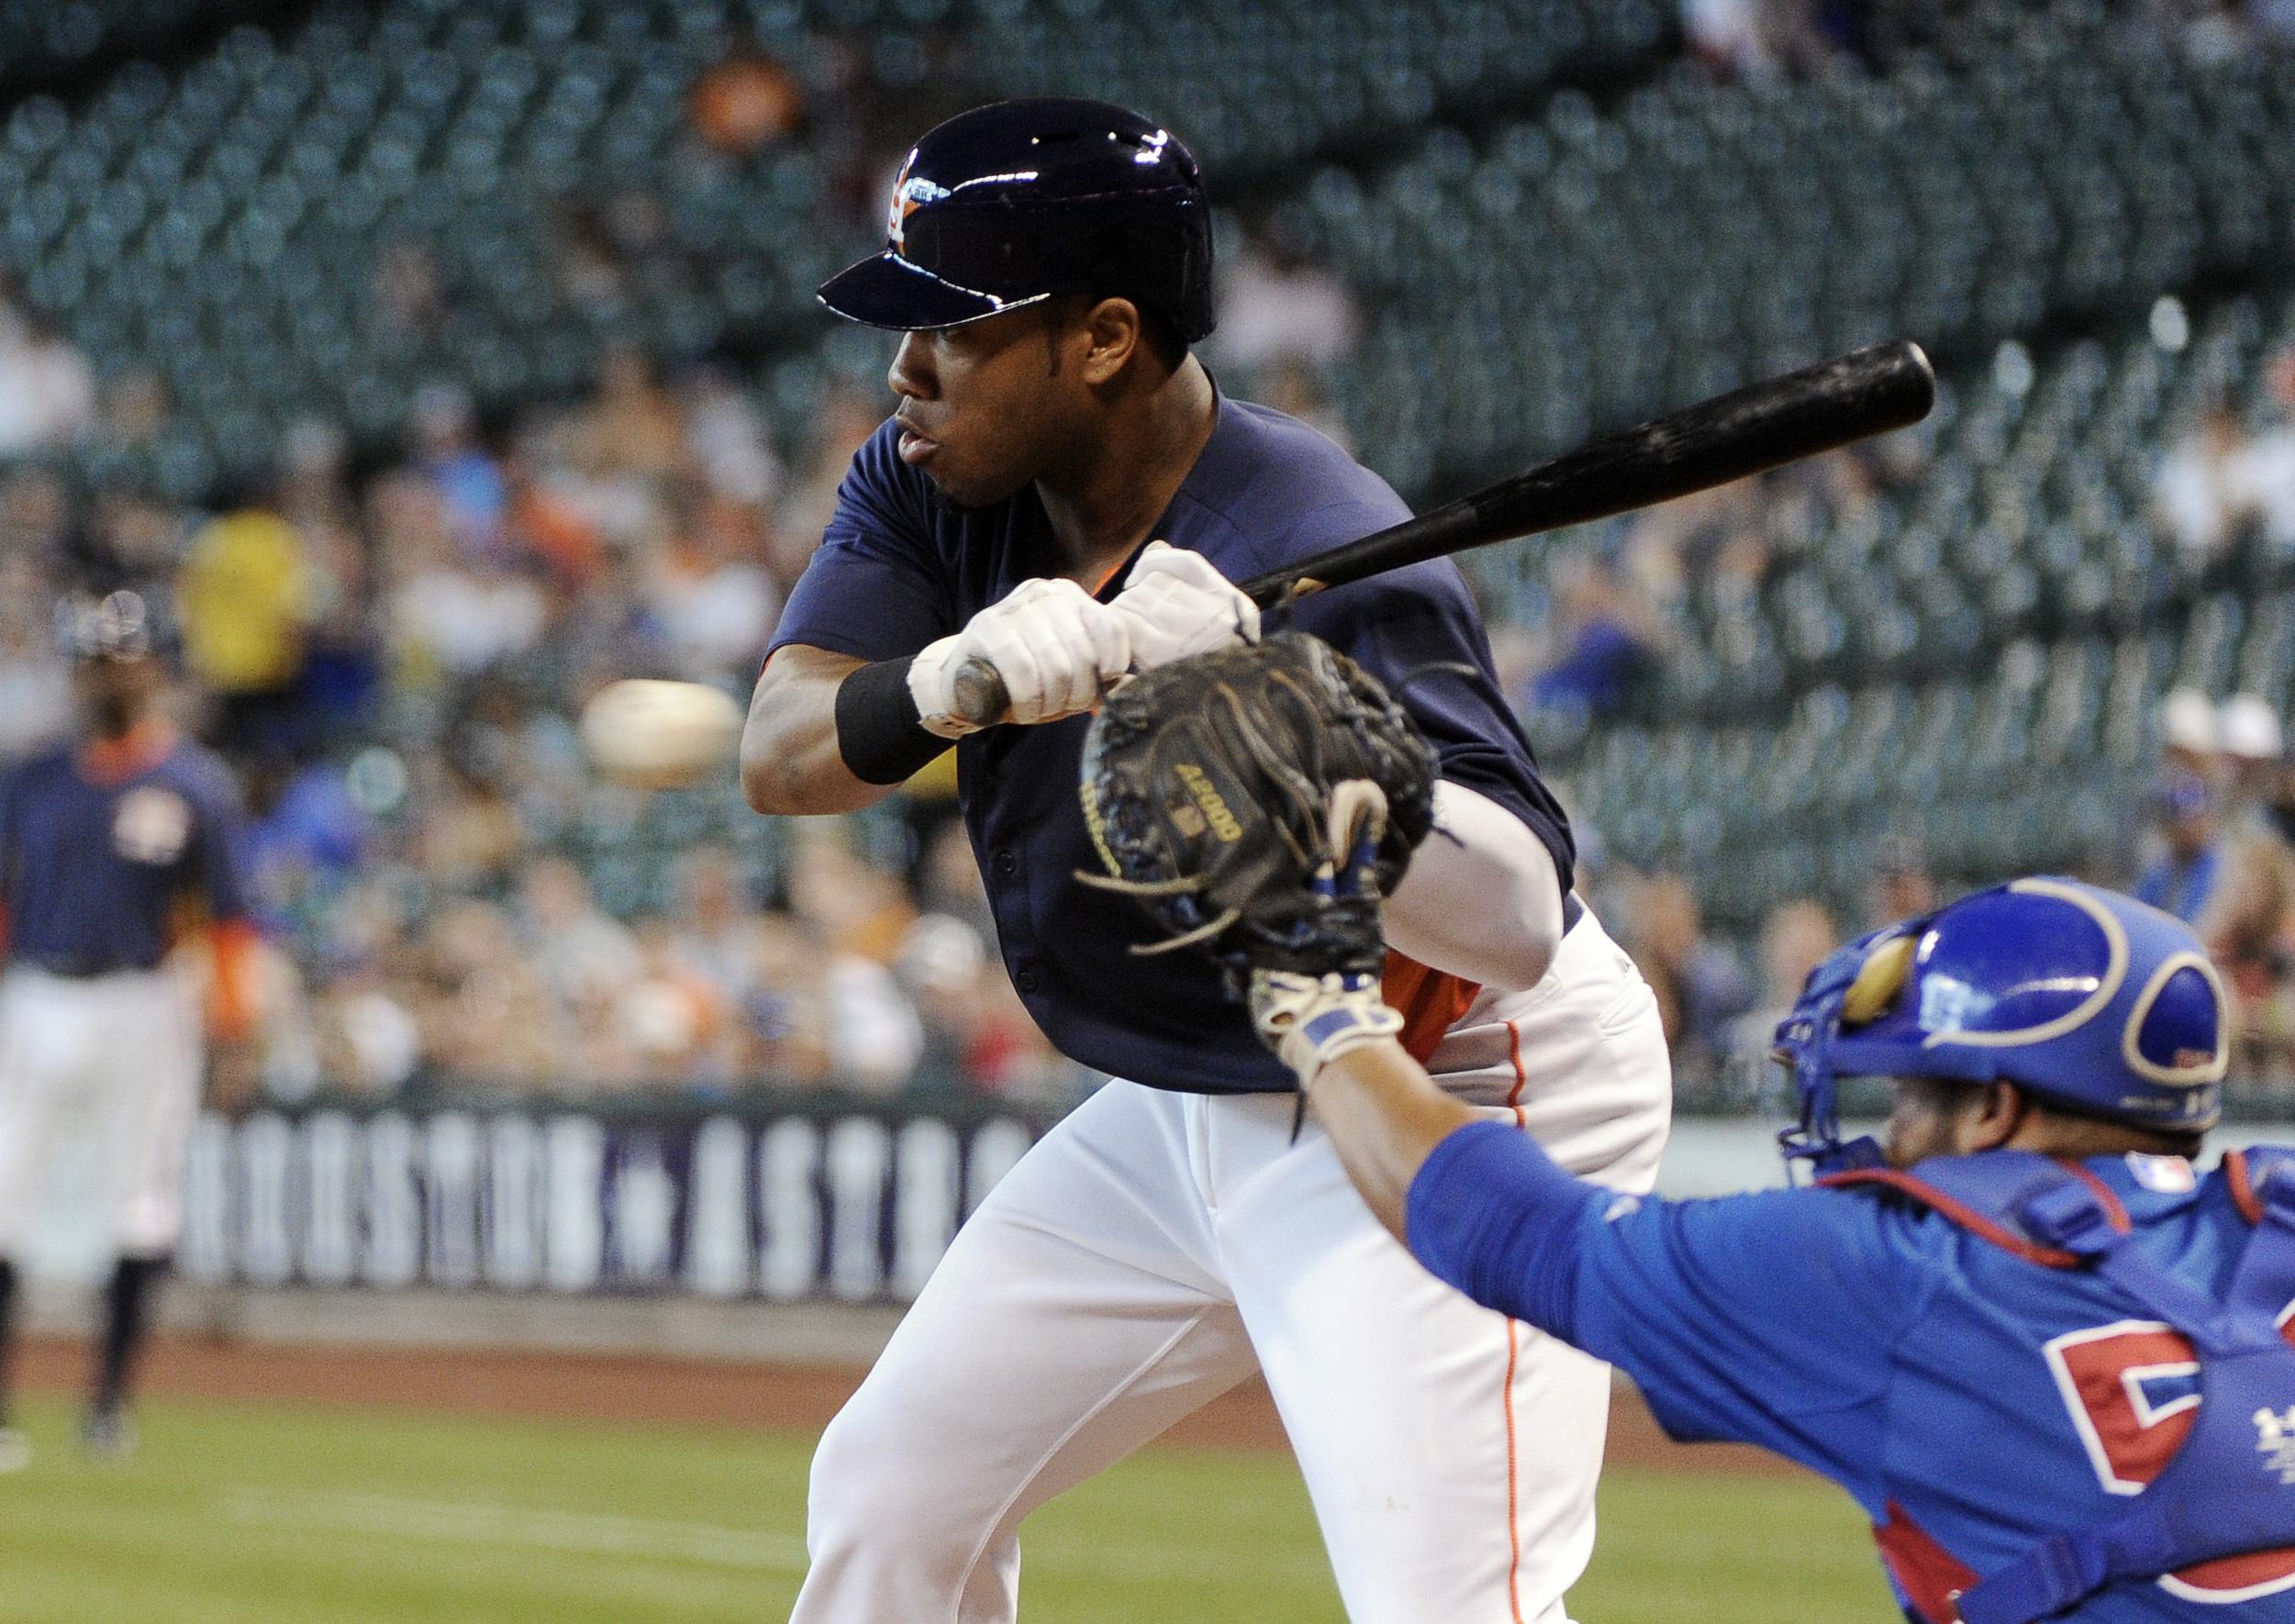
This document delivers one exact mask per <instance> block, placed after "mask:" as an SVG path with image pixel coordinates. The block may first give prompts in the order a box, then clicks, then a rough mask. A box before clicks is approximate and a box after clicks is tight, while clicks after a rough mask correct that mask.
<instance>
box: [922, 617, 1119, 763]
mask: <svg viewBox="0 0 2295 1624" xmlns="http://www.w3.org/2000/svg"><path fill="white" fill-rule="evenodd" d="M1131 624H1132V623H1131V620H1130V619H1129V618H1127V617H1123V616H1120V615H1118V614H1117V613H1116V611H1115V608H1114V606H1112V605H1109V604H1103V603H1100V602H1098V601H1097V600H1096V599H1094V598H1093V596H1092V595H1091V594H1090V593H1088V592H1086V591H1085V590H1084V589H1083V588H1082V587H1081V586H1078V585H1077V584H1075V582H1073V581H1067V580H1061V579H1056V578H1055V579H1051V580H1037V581H1023V582H1021V583H1020V584H1019V585H1018V586H1016V587H1014V588H1013V589H1012V591H1011V593H1010V594H1009V595H1007V596H1006V597H1004V598H1002V599H1000V600H999V601H997V602H996V603H993V604H990V605H989V606H987V607H986V608H985V609H983V610H981V611H980V613H978V614H977V615H975V616H974V617H972V619H971V620H969V621H968V622H966V623H965V626H964V630H962V631H960V632H958V633H956V634H955V635H954V636H953V637H944V638H942V639H941V640H940V641H938V642H935V643H929V644H927V645H926V646H925V649H924V651H923V652H922V653H920V654H919V655H918V656H917V657H916V659H915V660H914V661H913V662H910V664H909V667H908V693H909V696H910V697H911V698H913V699H915V700H916V702H917V712H918V714H919V716H920V717H922V718H923V720H924V725H925V728H926V729H927V730H928V731H930V732H933V733H937V734H939V735H940V736H941V738H943V739H961V738H963V737H964V735H965V734H967V733H971V732H975V731H977V730H978V729H979V728H980V726H982V724H979V723H975V722H968V721H966V720H964V717H960V716H958V715H957V714H956V692H955V689H956V673H958V672H959V671H961V670H962V669H963V668H964V662H966V661H967V660H970V659H974V658H975V657H976V658H978V659H982V660H986V662H988V663H989V664H990V665H993V666H995V667H996V673H997V675H998V676H999V677H1002V678H1003V679H1004V691H1005V693H1006V694H1007V695H1009V696H1010V701H1011V703H1010V707H1009V708H1008V710H1007V711H1006V712H1005V716H1004V719H1005V720H1007V721H1013V722H1056V721H1058V720H1059V719H1060V718H1061V717H1069V716H1074V715H1075V714H1076V713H1077V712H1079V711H1086V710H1089V709H1090V708H1091V707H1092V706H1094V705H1095V704H1097V702H1098V699H1099V694H1100V689H1101V688H1102V687H1104V686H1105V685H1107V684H1109V683H1112V682H1114V681H1115V680H1116V678H1118V677H1120V676H1121V675H1122V674H1123V673H1124V672H1125V671H1126V670H1127V669H1128V668H1129V667H1130V666H1131Z"/></svg>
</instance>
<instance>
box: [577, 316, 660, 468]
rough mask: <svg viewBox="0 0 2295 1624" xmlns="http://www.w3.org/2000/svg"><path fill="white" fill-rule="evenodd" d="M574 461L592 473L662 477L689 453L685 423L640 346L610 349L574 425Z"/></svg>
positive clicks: (599, 365)
mask: <svg viewBox="0 0 2295 1624" xmlns="http://www.w3.org/2000/svg"><path fill="white" fill-rule="evenodd" d="M574 440H575V451H574V455H575V459H576V461H577V462H579V463H580V464H581V465H582V466H583V467H585V468H586V469H587V470H589V471H590V472H591V473H594V474H598V475H603V476H612V475H616V474H633V475H636V476H638V477H640V478H643V479H652V480H663V479H666V478H668V477H669V476H670V475H671V474H672V473H674V472H676V470H677V467H678V464H679V462H681V461H682V460H683V459H684V456H685V418H684V417H682V416H681V415H680V414H679V412H678V409H677V403H676V401H675V399H674V398H673V397H672V395H670V393H669V392H668V391H667V390H666V389H664V388H663V387H662V385H661V383H660V381H659V380H658V379H657V378H656V377H655V376H654V371H653V362H652V360H651V359H650V358H648V356H647V355H646V354H645V352H644V351H643V350H632V349H627V348H621V349H614V350H607V352H606V354H605V356H604V357H603V358H602V359H601V360H600V361H599V362H598V378H597V392H596V394H595V395H592V396H591V398H590V402H589V405H588V406H586V407H585V409H584V410H583V411H582V413H581V414H580V415H579V416H578V417H577V418H576V420H575V423H574Z"/></svg>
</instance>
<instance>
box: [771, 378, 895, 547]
mask: <svg viewBox="0 0 2295 1624" xmlns="http://www.w3.org/2000/svg"><path fill="white" fill-rule="evenodd" d="M891 411H892V408H891V406H890V405H889V403H887V402H886V401H884V400H883V399H881V398H879V397H878V396H875V395H863V393H862V392H861V391H859V390H857V389H854V388H852V387H851V386H849V385H846V384H832V385H831V386H830V390H829V395H828V398H827V399H826V400H825V401H823V402H822V403H821V407H820V410H819V412H817V413H816V414H815V415H814V419H813V420H814V425H815V431H814V435H813V442H812V444H811V445H810V446H808V447H807V448H806V456H805V463H804V468H803V471H802V472H801V473H798V475H797V478H796V480H795V481H794V482H792V484H790V487H789V499H788V502H787V504H786V505H785V506H784V507H783V508H782V511H781V514H780V517H779V518H778V519H777V520H776V522H775V523H774V529H773V533H774V550H773V554H772V560H771V562H772V564H773V573H774V575H775V576H776V577H777V578H778V579H779V580H780V582H781V584H782V585H784V586H793V585H795V584H797V577H798V576H799V575H801V574H803V573H805V561H806V560H808V559H809V558H811V557H812V556H813V549H814V548H816V547H818V546H819V545H820V538H821V532H822V531H824V530H826V529H827V528H829V520H830V516H831V515H832V514H834V513H835V512H836V510H837V487H838V486H839V485H841V484H843V483H844V476H845V470H846V469H847V468H849V467H851V466H852V454H853V452H855V451H857V450H860V449H861V447H862V446H863V444H864V443H866V441H867V439H868V438H869V436H870V435H872V434H874V433H875V432H876V428H877V425H879V424H880V423H882V422H884V420H885V419H886V417H888V416H890V415H891Z"/></svg>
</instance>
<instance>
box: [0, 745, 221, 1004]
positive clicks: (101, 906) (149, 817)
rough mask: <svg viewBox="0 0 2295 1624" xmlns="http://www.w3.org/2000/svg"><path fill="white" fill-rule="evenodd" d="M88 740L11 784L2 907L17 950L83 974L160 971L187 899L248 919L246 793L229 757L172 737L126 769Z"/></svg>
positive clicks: (16, 775) (44, 759)
mask: <svg viewBox="0 0 2295 1624" xmlns="http://www.w3.org/2000/svg"><path fill="white" fill-rule="evenodd" d="M91 762H92V758H91V757H90V755H89V754H88V752H86V751H84V750H83V749H81V748H78V747H59V748H57V749H55V750H51V751H47V752H45V753H44V754H40V755H37V756H33V757H31V758H30V759H29V760H28V761H26V762H23V763H22V764H20V765H19V766H17V768H16V770H15V771H14V772H12V773H9V774H8V775H7V777H6V780H5V781H0V904H5V906H6V909H7V920H8V931H7V950H8V953H9V956H10V957H11V958H14V959H17V960H19V961H22V962H30V963H39V964H45V965H47V966H49V967H50V968H54V969H59V970H61V971H63V972H65V973H70V974H74V975H95V974H101V973H106V972H109V971H115V970H149V969H151V968H153V967H155V966H156V965H158V964H159V962H160V961H161V960H162V959H163V958H165V957H166V955H167V951H168V949H169V948H170V947H171V946H172V945H173V939H174V928H175V925H176V918H175V910H176V908H177V907H178V905H179V904H181V903H183V902H185V901H187V900H188V901H193V902H195V903H196V904H197V906H199V907H201V908H202V909H203V911H204V912H205V913H206V916H207V918H210V919H212V920H215V921H217V922H221V921H224V920H230V919H240V918H245V917H246V915H247V900H246V896H245V895H244V891H243V888H242V885H241V881H240V854H239V851H238V850H237V840H238V836H239V824H240V813H239V800H238V794H237V792H236V790H235V789H234V788H233V786H232V784H231V780H230V775H229V773H228V772H227V771H226V770H225V768H224V766H223V763H222V762H219V761H218V760H217V759H216V758H215V757H214V756H213V755H210V754H209V753H208V752H207V751H205V750H203V749H201V748H200V747H199V746H198V745H196V744H193V743H191V742H189V741H188V740H167V741H162V744H161V745H160V746H159V747H157V748H155V749H153V750H152V751H150V753H149V754H147V755H144V756H142V757H141V758H139V759H134V760H130V761H128V762H125V763H124V764H123V765H121V766H120V768H119V769H118V770H117V773H106V772H104V771H102V770H100V769H98V768H96V767H95V766H93V765H92V764H91Z"/></svg>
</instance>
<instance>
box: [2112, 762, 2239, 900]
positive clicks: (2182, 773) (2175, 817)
mask: <svg viewBox="0 0 2295 1624" xmlns="http://www.w3.org/2000/svg"><path fill="white" fill-rule="evenodd" d="M2152 812H2153V818H2154V823H2155V827H2156V830H2157V832H2158V835H2159V839H2160V844H2161V851H2160V853H2159V855H2158V856H2157V857H2156V858H2154V859H2153V860H2152V861H2151V862H2149V863H2147V864H2145V868H2144V872H2143V873H2140V874H2138V875H2137V876H2136V879H2135V885H2134V888H2133V895H2135V897H2136V899H2137V900H2138V901H2141V902H2148V903H2150V904H2151V905H2152V906H2153V907H2156V908H2163V909H2165V910H2166V911H2167V912H2168V913H2171V914H2173V915H2175V916H2176V918H2179V919H2182V920H2185V921H2187V922H2195V921H2197V920H2198V919H2199V918H2200V914H2201V913H2202V912H2203V911H2204V910H2205V909H2206V907H2207V906H2208V902H2209V899H2210V898H2211V895H2213V893H2214V890H2215V884H2216V880H2217V877H2218V876H2219V874H2220V873H2222V869H2223V848H2222V845H2221V843H2220V841H2219V840H2218V833H2219V830H2220V829H2221V827H2222V821H2223V818H2222V814H2223V806H2222V797H2221V793H2220V792H2219V791H2218V789H2217V788H2216V785H2215V784H2214V783H2213V782H2212V781H2211V780H2210V779H2209V778H2207V777H2206V776H2205V775H2203V774H2201V773H2197V772H2195V771H2193V770H2192V769H2191V768H2189V767H2187V766H2181V765H2177V766H2171V767H2169V768H2168V769H2167V771H2166V772H2165V773H2162V774H2161V775H2160V782H2159V784H2158V786H2157V787H2156V789H2155V790H2154V791H2153V792H2152Z"/></svg>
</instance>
